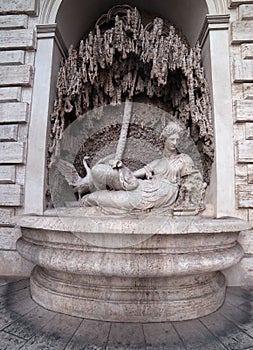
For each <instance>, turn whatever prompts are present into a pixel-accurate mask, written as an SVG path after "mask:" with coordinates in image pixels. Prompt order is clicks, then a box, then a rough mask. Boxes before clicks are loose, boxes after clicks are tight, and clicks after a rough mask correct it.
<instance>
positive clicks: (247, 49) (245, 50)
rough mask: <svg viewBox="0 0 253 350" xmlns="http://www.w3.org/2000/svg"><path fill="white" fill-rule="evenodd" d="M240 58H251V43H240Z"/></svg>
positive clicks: (252, 46) (252, 54) (252, 49)
mask: <svg viewBox="0 0 253 350" xmlns="http://www.w3.org/2000/svg"><path fill="white" fill-rule="evenodd" d="M242 58H243V59H244V60H245V59H253V44H245V45H242Z"/></svg>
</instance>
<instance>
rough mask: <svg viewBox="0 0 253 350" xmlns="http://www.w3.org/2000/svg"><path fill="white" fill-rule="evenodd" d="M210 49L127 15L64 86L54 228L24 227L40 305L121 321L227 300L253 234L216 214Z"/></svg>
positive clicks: (82, 58)
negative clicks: (229, 275)
mask: <svg viewBox="0 0 253 350" xmlns="http://www.w3.org/2000/svg"><path fill="white" fill-rule="evenodd" d="M200 61H201V53H200V48H199V47H198V46H196V47H195V48H190V47H189V45H188V43H187V41H186V39H185V38H184V36H183V35H182V33H180V31H179V30H177V29H176V28H175V27H174V26H172V25H171V24H169V23H167V22H166V21H165V20H162V19H161V18H151V16H150V15H143V16H141V15H140V13H139V12H138V10H137V9H136V8H131V7H130V6H128V5H124V6H115V7H113V8H112V9H111V10H110V11H109V12H108V13H107V14H105V15H103V16H102V17H101V18H99V20H98V21H97V23H96V24H95V27H94V30H93V31H92V32H90V33H89V34H88V36H87V37H86V39H85V40H84V41H81V43H80V45H79V48H78V49H73V48H70V50H69V56H68V58H67V59H66V60H65V61H64V62H63V64H62V67H61V69H60V72H59V76H58V84H57V99H56V102H55V106H54V111H53V113H52V115H51V121H52V127H51V134H50V145H49V158H48V169H49V170H48V181H49V188H50V196H49V199H48V209H47V210H46V211H45V213H44V215H43V216H34V215H25V216H23V217H21V218H20V219H19V221H18V224H19V225H20V227H21V230H22V237H21V238H20V239H19V241H18V243H17V249H18V251H19V253H20V254H21V255H22V256H23V257H24V258H26V259H28V260H29V261H32V262H33V263H34V264H35V265H36V266H35V268H34V270H33V272H32V275H31V293H32V297H33V299H34V300H35V301H36V302H38V303H39V304H40V305H42V306H44V307H46V308H48V309H51V310H54V311H58V312H63V313H66V314H70V315H74V316H79V317H84V318H90V319H99V320H105V321H117V322H161V321H179V320H186V319H192V318H197V317H201V316H204V315H207V314H209V313H211V312H213V311H215V310H216V309H218V308H219V307H220V306H221V304H222V303H223V301H224V298H225V290H226V282H225V278H224V275H223V274H222V272H221V270H223V269H226V268H228V267H231V266H232V265H234V264H236V263H237V262H239V261H240V259H241V257H242V255H243V251H242V248H241V247H240V245H239V244H238V242H237V239H238V235H239V233H240V231H242V230H247V229H249V224H248V223H246V222H243V221H242V220H240V219H237V218H232V217H231V218H228V217H226V218H215V217H214V216H211V215H210V212H208V211H207V209H206V208H207V207H208V206H209V207H210V206H211V205H210V203H209V202H208V196H207V189H208V188H210V173H211V166H212V162H213V150H214V142H213V129H212V117H211V110H210V102H209V94H208V87H207V83H206V80H205V78H204V73H203V68H202V67H201V62H200Z"/></svg>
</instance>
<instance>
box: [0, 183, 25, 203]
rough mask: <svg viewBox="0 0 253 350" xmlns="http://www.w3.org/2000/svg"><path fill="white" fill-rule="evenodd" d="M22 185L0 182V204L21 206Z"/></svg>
mask: <svg viewBox="0 0 253 350" xmlns="http://www.w3.org/2000/svg"><path fill="white" fill-rule="evenodd" d="M22 195H23V191H22V187H21V186H20V185H8V184H0V205H1V206H20V205H22Z"/></svg>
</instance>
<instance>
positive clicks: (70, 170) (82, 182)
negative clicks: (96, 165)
mask: <svg viewBox="0 0 253 350" xmlns="http://www.w3.org/2000/svg"><path fill="white" fill-rule="evenodd" d="M87 159H89V157H88V156H84V157H83V166H84V168H85V170H86V175H85V177H81V176H80V175H79V174H78V172H77V170H76V168H75V167H74V165H73V164H71V163H69V162H67V161H66V160H63V159H59V160H58V161H57V163H56V167H57V169H58V170H59V171H60V173H61V174H62V175H63V176H64V178H65V179H66V181H67V182H68V184H69V185H70V186H73V187H74V192H75V193H77V194H78V200H80V199H81V196H82V195H83V194H86V193H89V192H91V190H92V188H93V180H92V174H91V169H90V167H89V166H88V164H87V162H86V160H87Z"/></svg>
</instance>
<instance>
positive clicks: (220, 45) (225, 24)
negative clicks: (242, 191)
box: [199, 15, 235, 217]
mask: <svg viewBox="0 0 253 350" xmlns="http://www.w3.org/2000/svg"><path fill="white" fill-rule="evenodd" d="M228 29H229V16H228V15H207V16H206V19H205V22H204V26H203V29H202V32H201V34H200V38H199V41H200V45H201V47H202V50H203V64H204V66H205V67H206V76H207V79H208V81H209V86H210V90H211V91H210V92H211V99H212V105H213V123H214V132H215V163H214V166H213V172H212V179H211V182H212V184H211V188H210V199H211V201H212V202H213V203H214V207H215V214H216V216H217V217H222V216H233V214H234V212H235V184H234V143H233V117H232V92H231V78H230V58H229V32H228Z"/></svg>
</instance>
